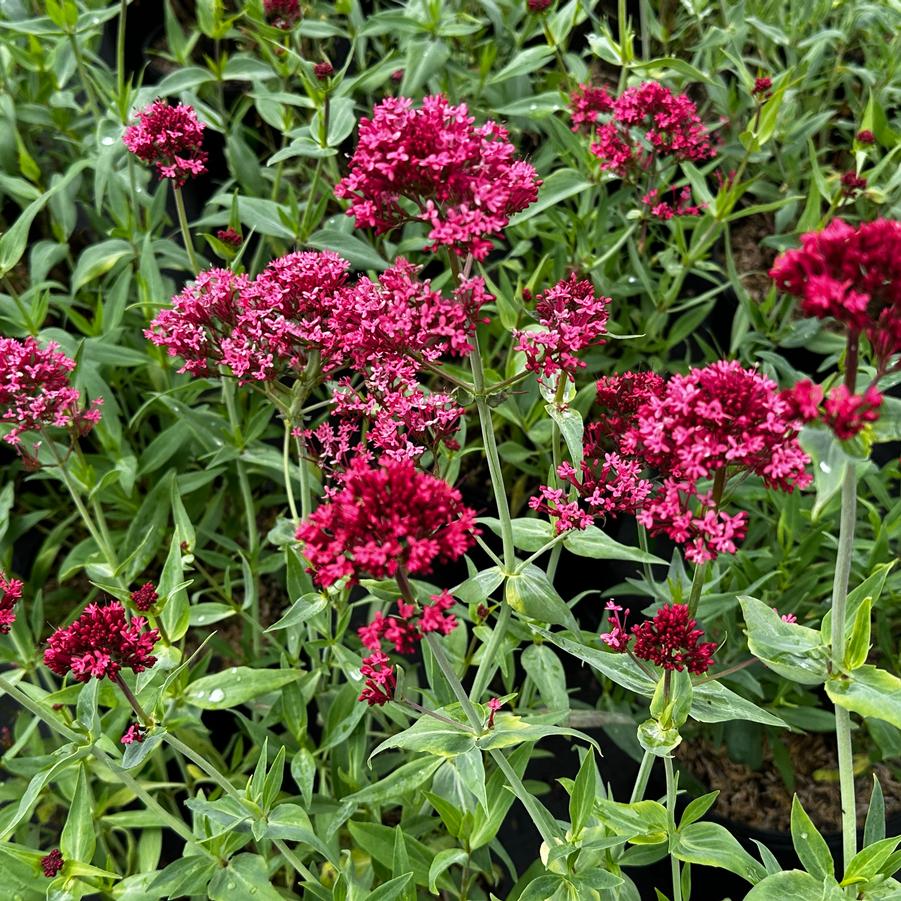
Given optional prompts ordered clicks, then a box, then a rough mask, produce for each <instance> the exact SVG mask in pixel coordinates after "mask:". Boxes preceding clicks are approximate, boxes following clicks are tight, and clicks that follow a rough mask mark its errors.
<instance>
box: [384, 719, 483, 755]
mask: <svg viewBox="0 0 901 901" xmlns="http://www.w3.org/2000/svg"><path fill="white" fill-rule="evenodd" d="M439 712H440V713H441V714H442V715H444V716H446V712H447V708H442V710H441V711H439ZM475 746H476V741H475V735H473V733H472V732H471V731H470V730H469V729H467V728H466V726H464V725H463V724H462V723H461V724H460V725H459V726H457V727H454V726H452V725H451V724H450V723H444V722H442V721H441V720H437V719H435V718H434V717H431V716H423V717H421V718H420V719H418V720H416V722H415V723H413V725H412V726H410V727H409V728H408V729H404V731H403V732H398V733H397V735H391V736H389V737H388V738H386V739H385V740H384V741H383V742H381V743H380V744H378V745H377V746H376V748H375V750H373V752H372V753H371V754H370V755H369V760H370V763H371V761H372V758H373V757H375V756H376V754H381V752H382V751H387V750H388V748H404V749H405V750H407V751H425V752H427V753H429V754H435V755H436V756H438V757H443V758H447V759H449V758H451V757H456V756H457V755H458V754H465V753H466V752H467V751H470V750H472V748H474V747H475Z"/></svg>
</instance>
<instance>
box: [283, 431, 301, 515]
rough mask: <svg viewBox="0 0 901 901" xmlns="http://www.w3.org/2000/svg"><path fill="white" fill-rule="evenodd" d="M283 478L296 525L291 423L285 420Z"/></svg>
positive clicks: (289, 506) (289, 507)
mask: <svg viewBox="0 0 901 901" xmlns="http://www.w3.org/2000/svg"><path fill="white" fill-rule="evenodd" d="M282 476H283V478H284V480H285V491H286V493H287V495H288V509H289V510H290V511H291V521H292V522H294V523H296V522H297V519H298V516H297V504H296V503H295V501H294V486H293V485H292V484H291V423H290V422H289V421H288V420H287V419H286V420H285V437H284V439H283V441H282Z"/></svg>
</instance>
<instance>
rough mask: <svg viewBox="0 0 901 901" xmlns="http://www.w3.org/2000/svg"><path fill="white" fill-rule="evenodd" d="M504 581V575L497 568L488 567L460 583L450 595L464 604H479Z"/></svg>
mask: <svg viewBox="0 0 901 901" xmlns="http://www.w3.org/2000/svg"><path fill="white" fill-rule="evenodd" d="M503 581H504V574H503V572H502V571H501V569H500V568H499V567H497V566H490V567H489V568H488V569H483V570H482V571H481V572H478V573H476V574H475V575H474V576H472V577H471V578H469V579H467V580H466V581H465V582H461V583H460V584H459V585H457V586H456V588H454V589H453V591H451V594H452V595H453V596H454V597H456V598H459V599H460V600H461V601H463V603H464V604H479V603H481V602H482V601H484V600H487V598H488V596H489V595H490V594H491V593H492V592H493V591H494V590H495V589H496V588H497V587H498V586H499V585H500V584H501V583H502V582H503Z"/></svg>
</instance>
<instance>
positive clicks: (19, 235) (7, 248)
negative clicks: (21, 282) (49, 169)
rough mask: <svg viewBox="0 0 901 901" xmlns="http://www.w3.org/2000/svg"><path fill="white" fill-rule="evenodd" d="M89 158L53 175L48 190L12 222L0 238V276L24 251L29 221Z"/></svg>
mask: <svg viewBox="0 0 901 901" xmlns="http://www.w3.org/2000/svg"><path fill="white" fill-rule="evenodd" d="M92 162H93V161H92V160H91V159H82V160H79V161H78V162H76V163H73V164H72V165H71V166H70V167H69V170H68V172H66V174H65V175H63V176H61V177H59V176H55V177H54V179H53V181H52V182H51V186H50V188H49V190H47V191H45V192H44V193H43V194H41V196H40V197H38V199H37V200H34V201H32V202H31V203H30V204H28V206H27V207H26V208H25V209H24V210H23V212H22V215H21V216H19V218H18V219H16V221H15V222H14V223H13V225H12V227H11V228H10V229H9V230H8V231H7V232H6V233H5V234H4V235H3V237H2V238H0V276H4V275H6V273H7V272H9V271H10V269H12V268H13V267H14V266H15V265H16V264H17V263H18V262H19V260H21V259H22V254H24V253H25V248H26V246H27V244H28V232H29V230H30V229H31V223H32V222H34V219H35V216H37V214H38V213H39V212H40V211H41V210H42V209H43V208H44V207H45V206H46V204H47V203H48V202H49V201H50V198H51V197H53V196H54V195H56V194H58V193H59V192H60V191H63V190H65V189H66V188H67V187H68V186H69V184H70V183H71V182H72V181H73V180H74V179H75V177H76V176H77V175H79V174H80V173H81V172H82V171H83V170H84V169H86V168H87V167H88V166H90V165H91V164H92Z"/></svg>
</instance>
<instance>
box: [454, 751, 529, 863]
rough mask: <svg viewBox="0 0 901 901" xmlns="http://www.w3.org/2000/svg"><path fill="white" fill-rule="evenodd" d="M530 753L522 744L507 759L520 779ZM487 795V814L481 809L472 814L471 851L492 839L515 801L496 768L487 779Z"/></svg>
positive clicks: (505, 781) (502, 775) (503, 777)
mask: <svg viewBox="0 0 901 901" xmlns="http://www.w3.org/2000/svg"><path fill="white" fill-rule="evenodd" d="M531 751H532V746H531V745H529V744H524V745H522V746H521V747H519V748H517V749H516V750H515V751H514V752H513V753H512V754H511V755H510V756H509V757H508V758H507V762H508V763H509V764H510V766H511V768H512V769H513V771H514V772H515V773H516V775H517V776H519V778H520V779H522V776H523V773H525V771H526V765H527V764H528V762H529V757H530V755H531ZM487 794H488V813H487V814H486V813H485V811H484V810H483V809H482V808H481V807H476V809H475V810H474V811H473V813H472V831H471V832H470V835H469V846H470V847H471V848H472V849H473V850H475V849H476V848H481V847H483V846H484V845H487V844H488V843H489V842H491V841H492V840H493V839H494V837H495V836H496V835H497V832H498V830H499V829H500V828H501V824H502V823H503V822H504V820H505V819H506V816H507V812H508V811H509V810H510V807H511V806H512V805H513V801H514V800H515V795H514V794H513V792H511V791H510V789H509V787H508V786H507V780H506V777H505V776H504V774H503V772H501V770H500V769H497V768H495V769H494V770H493V771H492V773H491V775H490V776H489V777H488V782H487Z"/></svg>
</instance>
